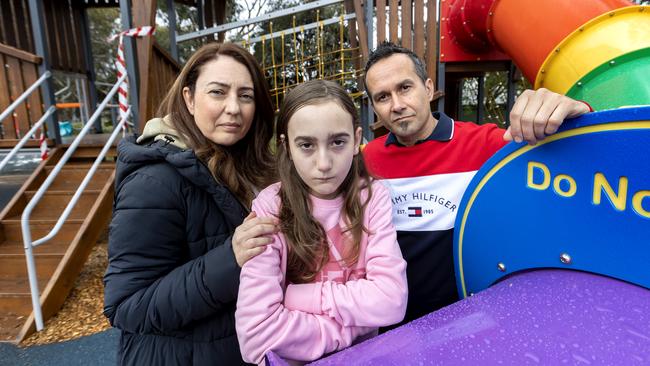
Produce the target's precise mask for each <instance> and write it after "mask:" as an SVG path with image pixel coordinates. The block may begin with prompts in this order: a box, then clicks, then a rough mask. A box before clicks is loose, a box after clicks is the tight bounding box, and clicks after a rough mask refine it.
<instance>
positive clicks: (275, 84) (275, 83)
mask: <svg viewBox="0 0 650 366" xmlns="http://www.w3.org/2000/svg"><path fill="white" fill-rule="evenodd" d="M269 31H270V33H273V22H269ZM271 65H273V89H275V90H276V92H275V109H276V111H277V110H278V108H279V107H280V106H279V104H280V101H279V100H278V92H277V90H278V78H277V74H276V72H275V42H274V41H273V38H271Z"/></svg>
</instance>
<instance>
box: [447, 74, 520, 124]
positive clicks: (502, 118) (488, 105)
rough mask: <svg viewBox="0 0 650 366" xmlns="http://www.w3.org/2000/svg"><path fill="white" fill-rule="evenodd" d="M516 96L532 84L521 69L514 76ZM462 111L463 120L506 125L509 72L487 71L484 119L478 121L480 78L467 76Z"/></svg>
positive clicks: (463, 88)
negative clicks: (522, 73)
mask: <svg viewBox="0 0 650 366" xmlns="http://www.w3.org/2000/svg"><path fill="white" fill-rule="evenodd" d="M514 80H515V81H514V86H515V97H517V96H519V94H521V93H522V92H523V91H524V90H525V89H530V88H532V86H531V85H530V83H529V82H528V80H526V79H525V78H524V77H523V76H522V75H521V73H520V72H519V71H517V72H516V74H515V76H514ZM461 90H462V95H461V105H462V109H461V113H460V116H459V119H460V120H462V121H476V122H478V123H486V122H490V123H496V124H497V125H499V126H501V127H506V113H509V111H507V110H506V104H507V100H508V73H507V72H505V71H499V72H487V73H485V77H484V96H483V111H484V114H483V116H484V117H483V120H482V121H478V118H477V117H478V114H477V108H478V100H477V98H478V78H467V79H464V80H463V84H462V87H461Z"/></svg>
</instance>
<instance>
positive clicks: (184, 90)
mask: <svg viewBox="0 0 650 366" xmlns="http://www.w3.org/2000/svg"><path fill="white" fill-rule="evenodd" d="M159 112H160V113H159V115H164V116H166V117H165V118H164V119H161V118H158V119H153V120H151V121H149V122H148V123H147V125H146V127H145V129H144V132H143V135H142V136H141V137H139V138H138V139H137V141H134V139H126V140H125V141H122V142H121V143H120V145H119V147H118V162H117V168H116V182H115V203H114V209H113V219H112V222H111V225H110V234H109V253H108V254H109V265H108V269H107V272H106V275H105V277H104V285H105V299H104V314H105V315H106V317H108V319H109V320H110V322H111V324H112V325H113V326H114V327H116V328H119V329H120V330H121V337H120V344H119V350H118V360H119V363H120V364H133V365H143V364H147V365H154V364H155V365H161V364H167V365H207V364H212V365H216V364H220V365H231V364H241V363H243V361H242V359H241V355H240V351H239V345H238V343H237V336H236V333H235V322H234V313H235V305H236V298H237V291H238V286H239V273H240V268H241V266H242V265H243V264H244V263H245V262H246V261H247V260H249V259H250V258H252V257H254V256H255V255H257V254H259V253H261V252H262V251H263V250H264V248H265V247H266V244H268V243H270V242H271V239H270V237H269V236H270V235H272V234H274V233H275V232H277V229H276V226H277V223H276V220H275V219H270V218H264V219H263V218H257V217H255V214H254V213H250V214H249V213H248V207H250V204H251V201H252V199H253V198H254V196H255V193H256V192H257V191H258V190H259V189H260V188H263V187H265V186H266V185H268V184H269V183H271V182H272V181H273V180H274V177H273V176H272V174H273V172H274V168H273V163H272V161H273V158H272V154H271V151H270V140H271V138H272V134H273V124H272V121H273V107H272V104H271V100H270V98H269V93H268V87H267V86H266V83H265V80H264V77H263V74H262V71H261V70H260V69H259V66H258V65H257V63H256V61H255V59H254V58H253V57H252V56H251V55H250V54H249V53H248V52H247V51H245V50H243V49H242V48H240V47H238V46H235V45H232V44H218V43H211V44H209V45H206V46H204V47H202V48H201V49H199V50H198V51H197V52H196V53H195V54H194V55H193V56H192V58H190V60H189V61H188V62H187V64H186V65H185V67H184V68H183V70H182V71H181V73H180V75H179V76H178V78H177V79H176V81H175V82H174V84H173V86H172V88H171V90H170V91H169V92H168V94H167V96H166V97H165V99H164V100H163V103H162V104H161V106H160V109H159ZM247 215H248V216H247Z"/></svg>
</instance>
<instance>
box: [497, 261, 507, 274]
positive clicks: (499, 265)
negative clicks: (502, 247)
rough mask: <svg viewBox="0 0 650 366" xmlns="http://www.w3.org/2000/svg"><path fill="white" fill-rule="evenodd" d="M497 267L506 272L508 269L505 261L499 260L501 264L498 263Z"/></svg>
mask: <svg viewBox="0 0 650 366" xmlns="http://www.w3.org/2000/svg"><path fill="white" fill-rule="evenodd" d="M497 268H498V269H499V271H501V272H505V271H506V265H505V264H503V262H499V264H497Z"/></svg>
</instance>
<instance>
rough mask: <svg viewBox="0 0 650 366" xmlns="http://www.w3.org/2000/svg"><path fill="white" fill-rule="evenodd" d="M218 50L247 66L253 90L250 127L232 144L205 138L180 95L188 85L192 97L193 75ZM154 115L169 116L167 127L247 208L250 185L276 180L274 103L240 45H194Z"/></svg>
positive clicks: (249, 200) (193, 89) (217, 52)
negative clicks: (253, 105)
mask: <svg viewBox="0 0 650 366" xmlns="http://www.w3.org/2000/svg"><path fill="white" fill-rule="evenodd" d="M222 55H223V56H230V57H232V58H234V59H235V60H236V61H237V62H239V63H241V64H242V65H244V66H245V67H246V69H248V72H249V73H250V75H251V78H252V79H253V87H254V93H255V117H254V118H253V123H252V126H251V128H250V130H249V131H248V133H247V134H246V136H244V137H243V138H242V139H241V140H239V141H238V142H237V143H235V144H234V145H232V146H221V145H218V144H216V143H214V142H212V141H211V140H209V139H208V138H206V137H205V136H204V135H203V134H202V133H201V130H199V128H198V126H197V125H196V122H195V121H194V116H192V114H191V113H190V112H189V110H188V109H187V106H186V105H185V100H184V99H183V88H185V87H188V88H189V89H190V92H191V94H192V96H194V93H195V91H196V80H197V79H198V78H199V74H200V73H201V72H202V68H203V66H204V65H205V64H207V63H208V62H210V61H213V60H216V59H217V58H219V56H222ZM158 114H159V116H169V119H170V121H171V124H172V127H173V128H174V129H175V130H176V131H177V132H178V133H179V134H180V135H181V136H180V137H181V138H183V139H184V140H185V141H184V142H185V143H186V144H187V145H188V146H189V147H190V148H191V149H192V150H194V153H195V154H196V156H197V157H198V158H199V159H200V160H201V161H203V162H204V163H205V164H206V165H207V166H208V169H209V170H210V172H211V173H212V175H213V176H214V177H215V179H216V180H217V181H218V182H220V183H222V184H224V185H226V186H227V187H228V189H230V191H231V192H232V193H233V194H234V195H235V196H236V197H237V198H238V199H239V200H240V201H241V202H242V203H243V204H244V205H246V207H247V208H250V204H251V201H252V200H253V198H254V192H253V189H252V188H253V187H255V188H264V187H266V186H267V185H269V184H271V183H272V182H274V181H275V180H276V179H275V175H274V172H275V168H274V159H273V154H272V151H271V144H270V142H271V139H272V138H273V105H272V103H271V98H270V96H269V88H268V86H267V84H266V80H265V79H264V74H263V73H262V70H260V68H259V66H258V64H257V61H256V60H255V58H254V57H253V56H252V55H251V54H250V53H249V52H248V51H246V50H244V49H243V48H241V47H239V46H237V45H235V44H232V43H208V44H207V45H205V46H203V47H201V48H200V49H198V50H197V51H196V52H195V53H194V54H193V55H192V57H191V58H190V59H189V60H188V61H187V63H186V64H185V66H184V67H183V70H181V73H180V74H179V75H178V77H177V78H176V81H174V84H173V85H172V87H171V89H170V90H169V92H168V93H167V95H166V96H165V98H164V99H163V101H162V103H161V104H160V107H159V108H158ZM251 186H253V187H251Z"/></svg>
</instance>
